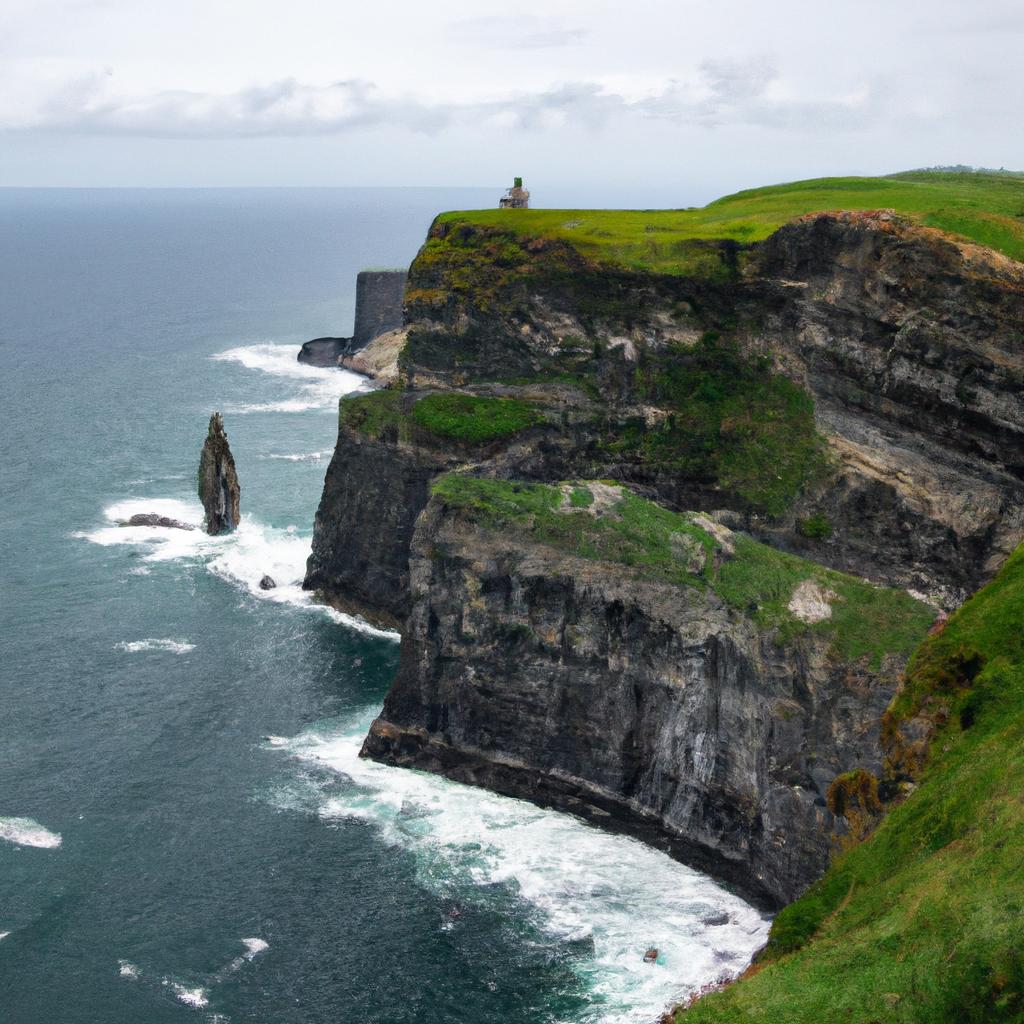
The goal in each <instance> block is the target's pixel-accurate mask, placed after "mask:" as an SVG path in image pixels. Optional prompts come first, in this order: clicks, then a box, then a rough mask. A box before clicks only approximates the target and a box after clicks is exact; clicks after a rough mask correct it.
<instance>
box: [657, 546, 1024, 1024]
mask: <svg viewBox="0 0 1024 1024" xmlns="http://www.w3.org/2000/svg"><path fill="white" fill-rule="evenodd" d="M1022 622H1024V547H1021V548H1019V549H1018V550H1017V552H1016V553H1015V554H1014V555H1013V556H1012V557H1011V558H1010V560H1009V561H1008V562H1007V564H1006V566H1004V568H1003V570H1002V572H1001V573H1000V574H999V576H998V577H997V578H996V579H995V580H994V581H993V582H992V583H991V584H989V585H988V586H987V587H985V588H984V589H983V590H981V591H980V592H979V593H978V594H976V595H975V596H974V597H973V598H972V599H971V600H970V601H968V602H967V603H966V604H965V605H964V606H963V607H962V608H961V609H960V610H959V611H958V612H957V613H956V614H955V615H954V616H953V617H952V618H951V619H950V620H949V622H948V624H947V625H946V627H945V629H944V630H942V631H941V632H939V633H937V635H935V636H931V637H929V638H928V639H927V640H926V641H925V642H924V643H923V644H922V646H921V647H920V649H919V650H918V652H917V653H916V654H915V656H914V658H913V660H912V662H911V665H910V668H909V670H908V675H907V684H906V687H905V688H904V689H903V691H902V692H901V693H900V694H899V695H898V696H897V697H896V699H895V700H894V702H893V705H892V707H891V709H890V717H891V718H892V719H893V720H894V721H891V722H890V727H897V726H898V723H899V722H902V721H905V720H906V719H907V718H908V717H909V716H910V715H913V714H916V713H919V712H920V713H924V715H925V716H926V717H927V718H929V719H930V720H931V722H932V723H933V724H934V725H935V726H936V728H937V732H936V734H935V736H934V738H933V740H932V742H931V757H930V760H929V761H928V763H927V764H926V766H925V767H924V770H923V772H922V774H921V775H920V777H919V779H918V782H917V787H916V789H914V791H913V792H912V793H911V794H910V796H909V797H907V799H906V800H905V801H904V802H903V803H902V804H900V805H899V806H897V807H895V808H894V809H893V810H892V811H891V812H890V813H889V814H888V815H887V816H886V817H885V818H884V819H883V821H882V823H881V825H880V826H879V827H878V828H877V830H876V831H875V832H874V834H873V835H871V837H870V838H868V839H867V840H865V841H864V842H862V843H859V844H857V845H854V846H852V847H851V848H850V849H849V850H848V851H847V852H846V853H845V854H843V855H842V856H840V857H839V858H837V860H836V862H835V864H834V865H833V867H832V868H831V869H830V870H829V872H828V873H827V874H826V875H825V877H824V878H822V879H821V880H820V881H819V882H818V883H817V884H816V885H814V886H812V887H811V889H810V890H808V892H807V893H806V894H805V895H804V896H803V897H802V898H801V899H799V900H797V901H796V902H795V903H793V904H791V905H790V906H788V907H786V908H785V909H784V910H783V911H782V912H781V913H780V914H779V916H778V917H777V918H776V921H775V924H774V927H773V929H772V936H771V940H770V943H769V945H768V947H767V949H766V951H765V954H764V955H763V957H762V959H761V961H760V963H759V965H758V967H756V968H755V969H754V971H753V972H752V974H751V976H750V977H747V978H745V979H744V980H742V981H740V982H739V983H737V984H735V985H732V986H730V987H728V988H727V989H725V990H724V991H723V992H720V993H716V994H714V995H711V996H708V997H706V998H704V999H702V1000H700V1001H699V1002H698V1003H697V1004H696V1005H695V1006H694V1007H692V1008H691V1009H689V1010H687V1011H685V1012H682V1011H681V1012H680V1013H679V1015H678V1018H677V1019H678V1022H679V1024H747V1022H751V1024H752V1022H775V1021H786V1022H787V1024H819V1022H820V1021H851V1022H864V1024H867V1022H874V1021H879V1022H882V1021H884V1022H890V1021H892V1022H905V1024H948V1022H953V1021H957V1022H960V1021H963V1022H975V1021H977V1022H979V1024H980V1022H1011V1021H1013V1022H1019V1021H1022V1020H1024V955H1022V950H1024V871H1022V870H1021V851H1022V850H1024V796H1022V794H1024V639H1022V630H1021V623H1022Z"/></svg>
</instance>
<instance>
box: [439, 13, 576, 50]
mask: <svg viewBox="0 0 1024 1024" xmlns="http://www.w3.org/2000/svg"><path fill="white" fill-rule="evenodd" d="M449 28H450V32H451V35H452V37H453V38H454V39H455V41H456V42H459V43H464V44H470V45H473V46H489V47H492V48H493V49H497V50H502V49H503V50H544V49H550V48H552V47H560V46H571V45H573V44H574V43H579V42H581V41H582V40H583V39H585V38H586V36H587V34H588V33H587V30H586V29H582V28H566V27H565V26H563V25H562V24H560V23H559V22H557V21H555V20H554V19H552V18H538V17H534V16H530V15H521V16H511V15H496V16H491V17H482V18H465V19H463V20H461V21H454V22H452V23H451V25H450V26H449Z"/></svg>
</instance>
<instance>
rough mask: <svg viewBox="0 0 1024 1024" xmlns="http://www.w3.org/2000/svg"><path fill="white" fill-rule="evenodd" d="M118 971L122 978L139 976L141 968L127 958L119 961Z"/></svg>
mask: <svg viewBox="0 0 1024 1024" xmlns="http://www.w3.org/2000/svg"><path fill="white" fill-rule="evenodd" d="M117 973H118V974H120V975H121V977H122V978H133V979H134V978H137V977H138V976H139V973H140V972H139V969H138V967H136V966H135V964H132V963H129V962H128V961H127V960H118V961H117Z"/></svg>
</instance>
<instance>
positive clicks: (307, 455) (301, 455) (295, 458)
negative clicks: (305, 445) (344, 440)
mask: <svg viewBox="0 0 1024 1024" xmlns="http://www.w3.org/2000/svg"><path fill="white" fill-rule="evenodd" d="M333 454H334V449H333V448H325V449H324V450H323V451H322V452H298V453H296V454H294V455H278V454H270V455H268V456H267V458H268V459H278V460H280V461H283V462H320V461H321V460H323V459H329V458H330V457H331V456H332V455H333Z"/></svg>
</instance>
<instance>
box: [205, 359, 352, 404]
mask: <svg viewBox="0 0 1024 1024" xmlns="http://www.w3.org/2000/svg"><path fill="white" fill-rule="evenodd" d="M297 356H298V349H297V348H296V347H295V346H294V345H271V344H262V345H243V346H240V347H238V348H231V349H228V350H227V351H226V352H218V353H217V355H215V356H212V357H211V358H213V359H215V360H218V361H221V362H233V363H239V364H241V365H242V366H244V367H245V368H246V369H248V370H258V371H260V372H262V373H267V374H272V375H273V376H275V377H283V378H286V379H288V380H291V381H294V382H295V384H296V385H297V387H298V391H297V393H296V394H295V395H293V396H291V397H289V398H285V399H278V400H276V401H271V402H257V403H252V404H248V405H240V406H237V407H235V408H228V409H226V410H225V411H227V412H234V413H245V412H305V411H307V410H309V409H333V408H334V406H335V405H336V404H337V402H338V399H339V398H340V397H341V396H342V395H346V394H348V393H349V392H350V391H355V390H356V389H357V388H358V387H360V385H364V384H365V383H366V378H365V377H361V376H360V375H359V374H357V373H352V372H350V371H349V370H340V369H335V368H333V367H321V366H308V365H306V364H305V363H300V362H299V361H298V359H297V358H296V357H297Z"/></svg>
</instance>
